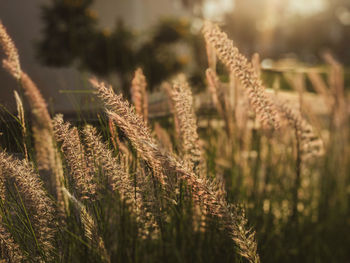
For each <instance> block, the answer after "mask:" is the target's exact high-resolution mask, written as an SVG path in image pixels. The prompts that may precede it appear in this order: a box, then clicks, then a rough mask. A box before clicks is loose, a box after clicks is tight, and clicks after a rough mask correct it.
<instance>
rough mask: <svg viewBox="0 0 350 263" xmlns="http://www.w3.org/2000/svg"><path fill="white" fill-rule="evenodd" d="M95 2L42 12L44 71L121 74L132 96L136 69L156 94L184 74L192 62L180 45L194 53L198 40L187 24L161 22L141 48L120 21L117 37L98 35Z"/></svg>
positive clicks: (72, 2)
mask: <svg viewBox="0 0 350 263" xmlns="http://www.w3.org/2000/svg"><path fill="white" fill-rule="evenodd" d="M92 2H93V0H54V1H53V2H52V5H50V6H45V7H43V8H42V18H43V21H44V31H43V35H44V37H43V39H42V40H41V41H40V43H39V44H38V56H39V59H40V60H41V61H42V62H43V63H44V64H45V65H48V66H57V67H62V66H69V65H71V64H72V63H77V64H78V67H80V68H82V69H85V70H89V71H91V72H93V73H94V74H97V75H101V76H103V75H108V74H109V73H111V72H117V73H118V75H119V77H120V80H121V85H122V90H123V91H124V93H125V94H126V95H127V96H128V95H129V85H130V80H131V77H132V75H133V74H132V73H133V71H134V70H135V69H136V67H139V66H140V67H142V68H143V70H144V72H145V74H146V77H147V81H148V83H149V87H150V88H151V89H152V87H153V86H155V85H157V84H159V83H160V82H161V81H163V80H165V79H167V78H168V77H169V76H171V75H173V74H175V73H177V72H179V71H182V70H185V68H186V66H187V65H188V61H190V59H188V60H185V59H184V54H182V53H183V50H184V48H178V46H176V45H178V44H180V45H181V44H182V45H185V46H187V47H188V49H191V43H193V42H195V40H194V39H198V36H195V35H194V34H192V33H191V30H190V23H189V22H188V21H184V20H181V19H163V20H160V21H159V22H158V24H157V25H156V26H155V28H154V30H153V32H152V33H151V35H150V37H149V38H148V40H147V41H144V42H143V43H140V41H139V38H138V36H137V35H135V34H133V33H131V30H129V29H128V28H126V27H125V26H124V25H123V23H122V22H121V21H119V22H118V23H117V25H116V27H115V29H114V30H113V31H112V32H108V31H105V30H100V29H98V27H97V18H96V16H95V15H94V13H93V12H92V11H91V10H90V9H89V8H90V6H91V4H92ZM197 43H198V41H197ZM203 72H204V71H203ZM197 79H198V78H197Z"/></svg>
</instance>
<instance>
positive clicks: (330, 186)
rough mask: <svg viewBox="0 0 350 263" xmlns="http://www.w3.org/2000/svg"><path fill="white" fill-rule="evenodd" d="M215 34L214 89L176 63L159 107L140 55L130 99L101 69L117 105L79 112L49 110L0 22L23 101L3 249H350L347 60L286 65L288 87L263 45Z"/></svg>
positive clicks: (13, 258) (105, 98) (3, 166)
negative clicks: (200, 88) (265, 59)
mask: <svg viewBox="0 0 350 263" xmlns="http://www.w3.org/2000/svg"><path fill="white" fill-rule="evenodd" d="M202 35H203V41H205V45H206V51H207V57H208V68H207V70H206V72H205V76H206V79H205V83H206V89H205V91H204V92H203V93H202V94H201V96H199V95H193V93H192V89H191V87H190V85H189V83H188V81H187V79H186V76H185V75H184V74H179V75H177V76H174V77H173V78H171V79H169V81H167V82H163V83H162V85H161V88H160V92H161V93H162V94H163V96H164V98H165V108H166V110H165V111H166V112H167V113H166V114H162V115H161V117H159V116H157V114H156V113H157V110H154V109H152V107H151V106H152V105H151V103H150V102H149V100H150V98H151V97H152V94H149V92H148V89H149V87H148V86H147V76H145V75H144V74H143V71H142V69H140V68H139V69H135V74H134V77H133V80H132V82H131V83H130V94H131V101H130V102H129V101H128V100H127V99H125V98H123V95H121V94H117V93H116V92H115V91H114V89H113V87H112V86H111V85H109V84H108V83H106V82H104V81H103V80H102V79H99V78H96V77H93V76H92V77H91V78H90V79H89V86H90V88H91V89H92V90H93V91H94V94H91V96H94V97H95V98H98V99H99V100H100V102H101V107H102V108H103V109H104V113H103V114H98V116H96V119H97V120H98V122H94V123H89V121H88V120H86V119H84V118H82V119H81V120H79V121H77V122H74V123H73V122H69V121H66V120H65V116H64V115H62V114H56V115H54V116H53V115H52V114H50V112H49V110H48V106H47V103H46V101H45V99H44V98H43V96H42V95H41V92H40V89H44V88H45V87H37V86H36V84H35V80H32V79H31V78H30V76H28V75H27V74H26V73H25V71H24V70H25V69H22V68H21V63H20V56H19V53H20V51H19V52H18V51H17V49H16V46H15V43H14V42H13V41H12V39H11V37H10V36H9V35H8V34H7V32H6V28H5V26H4V25H3V24H1V23H0V46H1V49H0V50H2V51H3V54H4V60H3V61H2V66H3V67H2V68H3V69H2V70H5V71H7V72H8V73H9V74H10V75H11V76H12V77H13V78H14V79H15V80H16V81H17V82H18V90H17V91H15V92H14V96H15V99H16V103H17V112H16V113H11V112H6V111H5V110H3V112H2V113H1V114H2V115H3V116H5V115H6V118H5V117H2V119H3V120H11V122H10V121H9V122H8V123H9V124H8V125H7V126H6V127H7V129H4V130H3V131H0V132H1V133H0V139H1V142H2V145H0V262H251V263H258V262H350V251H349V249H348V248H349V245H350V236H349V233H350V203H349V201H350V184H349V183H350V182H349V180H350V155H349V151H350V140H349V139H350V138H349V135H350V132H349V106H348V105H349V96H348V90H346V88H345V86H346V85H345V81H344V68H343V67H342V65H341V64H340V63H339V62H337V61H336V60H335V59H334V58H333V56H332V55H331V54H330V53H327V54H325V56H324V59H325V62H326V64H325V65H324V66H322V67H307V68H305V67H301V66H298V65H294V67H292V68H288V69H286V68H284V67H282V66H280V67H278V68H276V69H275V70H276V71H278V72H280V73H282V75H283V79H284V81H288V82H289V84H290V86H291V87H292V91H291V92H289V93H288V94H289V95H288V96H285V94H286V93H285V92H284V91H283V90H281V88H280V82H281V80H280V79H279V78H275V79H274V81H272V82H271V81H266V79H265V78H264V76H266V71H267V70H266V69H265V68H263V67H262V66H261V63H260V59H259V55H258V54H255V55H254V56H253V57H252V58H251V59H248V58H246V57H245V56H244V55H243V54H241V53H240V51H239V50H238V49H237V48H236V47H235V46H234V45H233V41H231V40H230V39H229V38H228V37H227V35H226V34H225V33H224V32H223V31H222V30H221V29H220V28H219V27H218V26H217V25H215V24H213V23H211V22H205V23H204V25H203V28H202ZM219 66H220V70H218V67H219ZM221 68H225V69H224V70H221ZM270 70H271V69H270ZM219 71H220V74H219V73H218V72H219ZM263 79H264V83H267V84H266V86H265V85H264V83H263ZM306 83H307V84H308V85H306ZM307 87H308V88H307ZM39 88H40V89H39ZM24 100H25V101H26V103H28V105H29V108H30V112H28V113H27V112H25V110H24V107H23V101H24ZM158 113H159V112H158ZM91 114H94V113H93V112H92V113H91ZM10 123H11V124H10ZM5 125H6V122H5ZM5 131H6V132H7V134H5ZM8 142H11V143H12V144H13V145H12V146H11V145H10V144H9V143H8ZM14 145H15V146H14ZM12 149H17V150H16V151H17V152H16V154H14V153H13V152H14V151H13V150H12Z"/></svg>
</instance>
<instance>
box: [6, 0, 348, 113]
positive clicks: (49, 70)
mask: <svg viewBox="0 0 350 263" xmlns="http://www.w3.org/2000/svg"><path fill="white" fill-rule="evenodd" d="M349 8H350V1H348V0H309V1H303V0H293V1H292V0H128V1H127V0H119V1H112V0H103V1H102V0H95V1H93V0H60V1H58V0H57V1H54V0H50V1H49V0H33V1H20V0H12V1H1V2H0V18H1V20H2V21H3V23H4V25H6V27H7V29H8V31H9V33H10V34H11V35H12V36H13V38H14V40H15V42H16V44H17V47H18V49H19V53H20V56H21V61H22V64H23V68H24V69H25V70H26V71H27V72H28V73H29V74H30V75H31V76H32V77H33V79H34V80H35V81H36V82H37V83H38V85H39V87H41V89H42V92H43V94H44V96H45V98H46V99H48V100H49V101H50V103H51V105H54V108H55V111H60V112H62V111H64V112H71V111H74V110H76V107H77V106H79V107H82V106H83V105H84V103H86V92H84V91H82V90H83V89H85V88H84V86H85V79H86V76H90V75H91V74H95V75H100V76H103V77H104V78H107V79H109V81H111V82H112V83H114V84H117V85H116V86H117V87H118V88H119V89H121V90H124V92H125V93H126V94H128V90H129V88H128V85H129V83H130V80H131V76H132V72H133V70H134V69H135V68H136V67H137V66H141V67H142V68H143V69H144V71H145V73H146V76H147V79H148V82H149V83H150V88H151V89H156V88H157V85H159V84H160V83H161V81H163V80H164V79H167V78H168V77H169V76H171V75H173V74H174V73H177V72H180V71H181V72H186V73H187V75H189V76H190V80H191V83H192V86H193V88H194V89H195V91H198V90H201V89H203V76H204V69H205V68H206V66H207V65H206V58H205V49H204V44H203V39H202V37H201V34H199V31H200V28H201V25H202V21H203V19H210V20H213V21H217V22H219V23H220V25H222V27H223V29H224V30H225V32H227V33H228V35H229V36H230V37H231V38H232V39H233V40H234V42H235V44H236V45H237V47H238V48H239V49H240V50H241V51H242V52H243V53H244V54H245V55H247V56H248V57H250V56H251V55H252V54H253V53H254V52H258V53H259V54H260V56H261V59H262V61H263V63H262V64H263V66H266V67H271V65H272V64H273V61H276V60H280V59H285V60H283V62H284V63H289V64H290V63H306V64H311V65H321V64H323V63H324V60H323V59H322V58H323V54H324V52H328V51H331V53H332V54H333V55H334V56H335V58H336V59H337V60H338V61H340V62H341V63H342V64H343V65H344V66H345V80H346V82H347V80H348V79H349V74H348V70H347V66H348V65H349V64H350V49H349V48H348V43H349V41H350V9H349ZM270 75H271V74H270ZM270 75H269V74H267V81H268V80H269V79H268V77H269V76H270ZM270 78H271V76H270ZM0 80H1V83H2V85H1V98H0V103H1V104H3V105H5V106H6V107H7V108H10V109H11V110H13V109H14V99H13V96H12V87H14V86H15V85H16V84H15V83H14V81H12V80H11V79H10V77H8V76H7V74H6V73H5V72H3V71H1V72H0ZM286 88H288V87H287V86H286ZM73 90H75V91H73ZM89 103H90V102H89ZM90 106H91V104H89V107H90Z"/></svg>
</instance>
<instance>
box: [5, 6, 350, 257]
mask: <svg viewBox="0 0 350 263" xmlns="http://www.w3.org/2000/svg"><path fill="white" fill-rule="evenodd" d="M0 19H1V20H2V22H3V24H4V26H5V27H6V28H7V30H8V33H9V34H10V36H11V37H12V38H13V40H14V42H15V44H16V46H17V48H18V50H19V54H20V59H21V64H22V68H23V70H24V71H25V72H27V73H28V74H29V75H30V76H31V78H32V79H33V81H34V82H35V83H36V84H37V86H38V87H39V89H40V90H41V92H42V94H43V96H44V97H45V99H46V101H47V102H48V105H49V110H50V112H51V113H52V114H53V113H57V112H60V113H63V114H64V116H65V119H68V120H70V121H72V122H73V123H74V124H77V126H80V125H82V124H85V122H88V123H93V124H94V125H95V126H98V129H100V130H103V134H104V136H105V137H107V138H108V136H110V130H108V129H109V128H108V127H109V126H108V125H110V124H108V122H107V121H106V118H105V115H103V113H102V111H103V109H102V108H101V104H98V100H97V99H96V96H94V95H92V88H91V85H90V84H89V83H88V78H89V77H91V76H92V75H95V76H97V77H99V78H101V79H103V80H106V81H108V82H109V83H111V84H113V88H114V89H115V90H116V91H117V92H120V93H123V94H124V96H125V97H126V98H128V99H129V100H130V98H131V95H130V86H131V81H132V78H133V76H134V73H135V70H136V69H137V68H138V67H141V68H142V70H143V72H144V75H145V77H146V80H147V92H148V95H149V98H148V101H149V105H148V110H149V115H148V117H149V122H148V124H149V126H150V127H151V128H153V131H154V132H153V133H154V134H156V136H157V137H158V139H159V138H160V139H159V140H160V141H161V142H162V139H161V135H159V134H163V135H164V134H165V135H164V137H166V139H167V140H166V142H167V143H169V145H170V146H169V145H168V146H169V149H171V151H174V152H175V153H176V154H178V155H179V156H182V152H181V140H179V137H176V136H177V135H176V125H175V121H174V119H175V117H173V116H172V114H171V112H170V110H169V108H170V107H171V104H170V106H169V104H168V99H167V96H166V92H164V89H163V90H162V83H163V87H164V81H166V80H170V79H171V78H172V77H173V76H175V75H176V74H178V73H180V72H183V73H185V74H186V76H187V78H188V81H189V83H190V86H191V90H192V92H193V99H194V108H195V110H196V114H197V115H196V118H197V120H196V121H197V124H198V133H199V137H200V143H201V146H202V147H203V149H204V150H203V151H204V155H205V158H203V160H204V161H203V162H205V164H206V168H207V171H206V172H207V174H208V176H218V177H219V176H220V178H221V177H222V178H223V179H224V181H225V187H226V190H227V199H228V200H229V202H232V203H243V204H244V206H245V207H246V210H247V218H248V220H249V226H252V227H253V229H255V230H256V232H257V240H258V250H259V254H260V256H261V259H262V262H350V250H349V247H350V235H349V233H350V156H349V152H350V140H349V135H350V133H349V131H350V127H349V124H350V122H349V116H350V103H349V101H350V100H349V98H350V96H349V92H350V88H349V87H350V48H349V44H350V0H31V1H23V0H11V1H10V0H0ZM205 19H208V20H212V21H215V22H216V23H218V24H219V25H220V28H221V29H222V30H223V31H224V32H226V33H227V34H228V36H229V38H230V39H232V40H233V42H234V45H235V46H237V47H238V49H239V50H240V52H241V53H243V54H244V55H245V56H246V57H247V58H248V59H249V60H251V59H252V57H253V58H254V60H253V61H255V63H256V64H255V70H256V72H257V74H260V70H261V78H262V79H263V82H264V84H265V86H266V88H267V92H268V93H269V94H275V95H276V96H277V98H278V99H281V101H282V99H287V100H288V101H289V102H290V105H291V107H292V108H294V109H295V110H296V112H297V113H298V114H299V113H300V114H301V115H302V116H303V117H304V118H305V120H306V121H308V122H309V123H310V124H311V126H312V128H313V130H312V131H313V132H314V134H313V136H314V137H312V138H311V139H310V138H306V139H307V140H308V139H309V141H308V143H309V144H310V145H311V148H312V146H313V145H312V143H315V141H316V142H318V143H320V144H321V145H322V147H321V148H322V150H323V152H322V153H317V154H318V155H317V156H312V158H309V159H307V158H305V159H304V156H303V158H301V157H300V156H301V155H302V154H303V153H302V150H301V148H300V145H299V141H298V140H299V139H300V138H301V139H300V140H303V139H305V138H302V137H303V134H301V132H300V131H297V130H298V128H300V127H297V126H298V125H301V122H298V119H297V120H294V127H293V126H292V127H290V126H288V125H281V126H283V127H282V128H281V130H279V131H277V132H276V133H274V132H272V131H270V130H267V129H266V130H265V129H264V128H262V126H260V124H259V122H258V120H257V119H256V118H255V113H254V112H253V111H252V108H254V107H252V105H251V104H249V103H248V100H247V96H246V93H244V92H243V91H244V89H245V87H244V85H242V84H241V83H240V82H239V81H238V80H237V78H234V77H232V76H230V74H228V72H227V69H225V67H224V65H223V64H222V63H220V62H218V63H217V65H216V72H217V76H218V77H219V80H220V82H218V83H219V84H220V85H219V87H220V89H219V91H217V92H219V93H220V94H219V95H218V94H216V95H217V97H218V98H216V99H217V101H216V103H215V102H214V99H213V93H214V92H213V91H212V90H210V88H208V81H207V80H206V76H205V71H206V69H207V68H208V58H207V52H206V46H205V41H204V38H203V35H202V33H201V28H202V25H203V21H204V20H205ZM256 52H257V53H259V55H260V60H259V57H258V56H257V55H255V56H254V53H256ZM0 56H1V54H0ZM259 62H261V64H259ZM259 65H260V66H259ZM13 90H19V91H20V93H22V94H21V95H23V91H22V90H21V89H20V87H19V85H18V83H16V82H15V81H14V80H13V79H12V78H11V77H10V76H9V74H8V73H7V72H5V70H2V69H0V106H1V112H0V129H1V130H0V134H1V133H3V135H1V137H0V140H1V142H0V145H2V147H3V148H6V149H7V150H8V151H9V152H12V153H16V154H18V155H19V156H23V153H21V152H20V151H21V147H22V146H21V144H22V141H21V140H20V139H18V138H21V136H22V135H21V129H20V126H19V125H18V123H17V122H16V121H14V119H15V118H14V117H13V116H11V113H13V114H14V115H16V114H17V113H16V104H15V99H14V95H13ZM214 95H215V94H214ZM23 97H24V96H23ZM24 103H25V108H26V121H27V122H28V123H29V124H30V117H29V112H30V110H29V109H28V105H27V102H24ZM220 103H222V105H224V106H225V108H224V107H222V109H221V112H220V109H219V107H218V105H219V104H220ZM215 107H217V108H215ZM282 112H283V110H282ZM27 115H28V118H27ZM290 119H291V118H290ZM290 119H288V117H286V118H285V120H287V121H285V122H286V123H287V122H288V121H291V120H290ZM4 120H5V121H4ZM11 121H12V123H11ZM282 122H283V121H282ZM291 122H293V120H292V121H291ZM282 124H285V123H282ZM303 124H304V123H303ZM230 125H232V127H231V126H230ZM29 126H30V125H29ZM174 127H175V128H174ZM306 130H307V131H306V133H307V132H309V131H310V130H311V128H310V130H309V126H307V129H306ZM298 132H300V133H298ZM16 136H17V137H16ZM113 136H114V135H113ZM118 136H119V137H120V139H121V140H122V141H124V142H125V141H126V145H129V144H128V143H127V140H126V138H125V136H124V134H123V133H120V134H119V135H118V134H117V137H118ZM27 137H28V138H30V137H31V135H28V136H27ZM110 137H111V138H112V136H110ZM119 137H118V138H119ZM306 137H307V136H306ZM28 138H27V139H28ZM163 139H164V138H163ZM316 139H317V140H316ZM112 140H113V139H112ZM109 142H111V140H109ZM310 145H308V146H310ZM129 146H130V145H129ZM129 150H130V152H132V154H133V155H135V156H136V154H135V151H134V149H133V148H132V147H129ZM32 151H34V150H32ZM311 155H314V153H311ZM315 155H316V154H315ZM135 156H134V157H135ZM299 157H300V158H299ZM301 159H303V160H301ZM135 160H136V161H135ZM135 160H134V161H133V162H132V163H131V164H133V165H130V167H127V169H129V168H130V174H133V173H135V174H136V172H137V169H138V167H139V166H138V165H137V158H136V157H135ZM132 166H133V167H132ZM170 208H172V207H170ZM170 208H169V209H170ZM175 218H176V217H175ZM107 219H108V218H107ZM181 220H182V218H181ZM181 220H179V221H181ZM107 221H108V220H106V222H107ZM108 222H109V221H108ZM113 223H114V224H111V226H110V227H111V229H113V227H114V228H118V229H119V228H124V226H125V229H124V230H125V231H124V232H122V231H120V232H122V234H125V236H126V237H125V239H120V238H119V236H117V235H119V234H120V233H119V232H118V231H116V232H118V233H117V235H116V236H117V238H116V239H117V240H118V242H120V243H121V247H122V248H123V249H119V247H118V249H116V251H113V256H114V258H118V259H120V261H121V262H138V261H137V260H139V261H142V259H143V256H144V255H146V254H147V255H149V257H148V262H156V261H157V260H158V262H164V261H165V260H167V259H168V260H169V262H191V259H192V262H197V261H198V262H232V259H234V260H236V261H234V262H242V261H243V262H244V259H241V258H239V257H237V255H236V252H235V251H234V250H233V246H231V245H232V240H228V239H225V238H222V236H220V233H221V232H220V231H217V229H216V228H215V227H214V226H213V227H212V228H211V225H210V227H208V229H207V232H205V233H204V234H203V233H202V234H203V236H202V234H200V235H199V236H198V240H199V241H200V242H199V241H197V240H196V239H194V238H193V236H194V234H193V233H194V231H192V230H191V231H192V232H191V231H188V229H189V228H190V226H189V225H187V221H186V220H183V221H181V224H183V225H182V226H181V227H183V228H180V229H179V227H178V226H177V225H175V224H173V225H169V231H168V233H166V235H165V237H164V238H163V237H162V238H163V240H158V241H159V243H157V242H158V241H157V242H154V243H152V242H153V241H152V242H150V243H146V242H145V243H142V242H143V241H141V242H140V244H143V245H144V246H142V245H140V247H141V248H140V250H139V251H137V253H138V254H137V253H136V255H137V260H134V258H133V257H130V255H129V254H128V253H129V252H130V251H129V250H128V249H129V248H130V247H131V245H130V244H131V243H132V242H131V241H130V240H131V238H130V239H129V236H128V233H129V232H128V229H129V228H130V226H129V228H128V225H127V224H126V225H123V224H119V221H117V220H115V221H113ZM124 223H125V222H124ZM106 225H107V224H106ZM101 226H104V224H101ZM107 229H108V228H107ZM77 233H78V234H79V232H77ZM106 233H107V236H108V231H107V230H106ZM174 233H175V234H176V235H177V236H176V239H174V235H175V234H174ZM78 234H77V235H78ZM113 234H114V233H113ZM111 235H112V234H111ZM120 235H121V234H120ZM118 238H119V239H118ZM122 238H124V236H122ZM67 240H68V239H67ZM120 240H121V241H120ZM123 241H125V243H123ZM75 242H76V243H74V242H73V245H72V246H71V247H70V246H69V244H68V242H67V244H68V245H67V250H68V249H71V250H70V253H71V255H73V256H72V258H71V259H72V262H74V259H77V260H84V259H87V260H88V259H89V255H90V254H89V253H90V252H87V250H84V249H85V247H84V246H80V245H81V244H80V243H79V242H78V241H75ZM109 242H110V244H113V245H115V244H114V243H113V242H114V239H112V238H111V239H110V240H109ZM128 242H129V243H128ZM62 243H64V241H62ZM74 244H77V245H74ZM107 244H108V243H107ZM64 245H65V244H64ZM118 245H120V244H119V243H118ZM129 245H130V246H129ZM111 246H112V245H111ZM62 247H64V246H62ZM160 247H162V249H159V248H160ZM149 249H151V251H152V253H150V254H148V250H149ZM146 252H147V253H146ZM68 254H69V253H68ZM113 256H112V258H113ZM123 259H124V260H125V261H122V260H123ZM91 260H92V259H91ZM186 260H187V261H186ZM145 261H147V260H145ZM0 262H1V260H0ZM92 262H93V260H92Z"/></svg>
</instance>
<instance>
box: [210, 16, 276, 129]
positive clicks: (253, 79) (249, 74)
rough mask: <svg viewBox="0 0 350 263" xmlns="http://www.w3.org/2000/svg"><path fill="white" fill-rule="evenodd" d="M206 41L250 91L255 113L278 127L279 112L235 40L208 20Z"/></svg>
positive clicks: (262, 119)
mask: <svg viewBox="0 0 350 263" xmlns="http://www.w3.org/2000/svg"><path fill="white" fill-rule="evenodd" d="M203 34H204V38H205V41H206V42H208V43H210V44H211V45H212V46H213V47H214V49H215V50H216V54H217V56H218V58H219V59H220V60H221V61H222V62H223V63H224V64H225V66H226V67H227V68H228V69H229V71H230V72H232V73H233V74H235V76H236V77H237V78H239V80H240V81H241V83H242V85H243V86H244V87H245V89H246V90H247V92H248V95H249V101H250V104H251V106H252V107H253V109H254V110H255V113H256V114H257V116H258V117H260V119H261V121H262V122H263V123H267V124H269V125H270V126H271V127H274V128H276V129H277V128H278V125H279V123H278V121H277V114H276V110H275V109H274V105H273V103H272V102H271V100H270V98H269V97H268V96H267V95H266V93H265V89H264V87H263V85H262V82H261V80H260V78H259V77H258V75H257V73H256V72H255V70H254V68H253V66H252V64H251V63H249V62H248V60H247V58H245V57H244V56H243V55H242V54H241V53H239V51H238V49H237V48H235V47H234V46H233V41H232V40H230V39H228V37H227V35H226V34H225V33H224V32H222V31H221V30H220V29H219V27H218V26H216V25H214V24H212V23H211V22H209V21H206V22H205V24H204V27H203Z"/></svg>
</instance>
